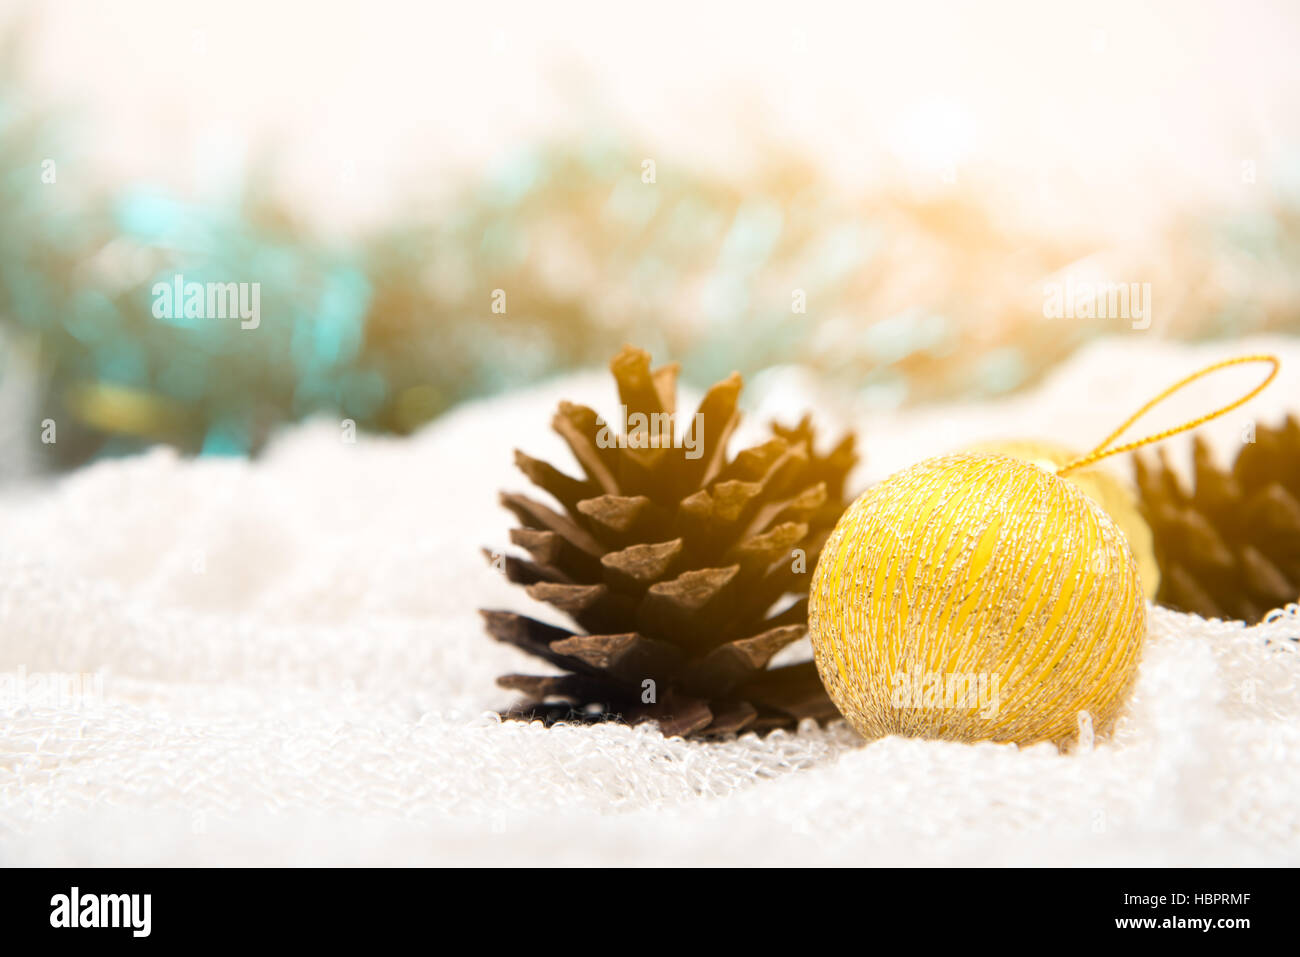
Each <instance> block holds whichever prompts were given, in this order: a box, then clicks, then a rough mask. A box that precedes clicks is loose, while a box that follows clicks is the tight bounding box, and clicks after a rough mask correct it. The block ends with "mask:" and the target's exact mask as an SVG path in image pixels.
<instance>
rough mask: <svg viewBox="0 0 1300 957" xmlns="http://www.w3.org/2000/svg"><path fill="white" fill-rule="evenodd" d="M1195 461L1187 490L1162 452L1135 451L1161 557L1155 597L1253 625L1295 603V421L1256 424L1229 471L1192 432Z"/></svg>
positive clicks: (1299, 585) (1299, 474) (1298, 511)
mask: <svg viewBox="0 0 1300 957" xmlns="http://www.w3.org/2000/svg"><path fill="white" fill-rule="evenodd" d="M1193 461H1194V486H1193V489H1192V491H1190V492H1189V491H1188V490H1187V489H1186V488H1185V486H1184V484H1183V482H1182V481H1181V480H1180V479H1179V477H1178V475H1177V474H1175V472H1174V471H1173V470H1172V469H1171V467H1170V465H1169V461H1168V459H1167V458H1166V456H1165V453H1164V450H1163V449H1161V450H1160V451H1159V453H1158V455H1157V457H1156V459H1155V460H1154V461H1152V460H1151V459H1150V458H1149V457H1147V456H1142V455H1139V456H1136V457H1135V463H1136V472H1137V482H1138V488H1139V490H1140V491H1141V496H1142V511H1143V514H1144V515H1145V516H1146V519H1147V522H1148V523H1149V524H1150V526H1151V532H1152V535H1153V536H1154V538H1155V547H1156V560H1157V561H1158V562H1159V563H1160V576H1161V578H1160V591H1159V592H1158V593H1157V595H1156V600H1157V601H1159V602H1160V603H1162V604H1165V605H1168V606H1169V607H1171V608H1176V609H1178V610H1179V611H1190V612H1195V613H1196V614H1198V615H1201V616H1203V617H1205V618H1239V619H1241V620H1243V621H1246V622H1250V623H1254V622H1257V621H1259V620H1260V619H1261V618H1263V616H1264V615H1266V614H1267V613H1268V612H1269V611H1271V610H1273V609H1274V608H1279V607H1281V606H1283V605H1286V604H1289V603H1290V602H1293V601H1296V600H1298V599H1300V422H1297V421H1296V419H1295V417H1294V416H1288V417H1287V419H1286V421H1285V422H1284V423H1283V424H1282V425H1280V426H1278V427H1277V428H1272V429H1270V428H1267V427H1263V426H1261V427H1259V428H1258V429H1257V430H1256V433H1255V440H1254V441H1253V442H1247V443H1245V444H1243V445H1242V447H1241V449H1240V450H1239V451H1238V453H1237V457H1236V461H1234V462H1233V464H1232V467H1231V468H1230V469H1227V470H1225V469H1221V468H1219V467H1218V466H1216V465H1215V463H1214V459H1213V456H1212V453H1211V451H1210V448H1209V446H1208V445H1207V444H1206V443H1205V442H1204V441H1203V440H1202V439H1200V438H1199V437H1198V438H1197V439H1196V440H1195V445H1194V453H1193Z"/></svg>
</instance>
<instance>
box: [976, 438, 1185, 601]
mask: <svg viewBox="0 0 1300 957" xmlns="http://www.w3.org/2000/svg"><path fill="white" fill-rule="evenodd" d="M966 451H968V452H982V453H985V454H989V455H994V454H997V455H1010V456H1011V457H1012V458H1016V459H1020V460H1021V461H1024V462H1030V463H1032V464H1034V465H1038V466H1041V467H1042V468H1045V469H1047V470H1048V471H1049V472H1050V471H1052V470H1053V469H1056V468H1060V467H1061V466H1062V465H1065V464H1066V463H1068V462H1073V461H1076V460H1077V459H1078V458H1079V453H1078V452H1075V451H1073V450H1072V449H1068V448H1066V447H1065V446H1063V445H1057V444H1056V443H1055V442H1046V441H1043V440H1041V439H1010V440H1002V441H997V442H984V443H981V444H979V445H974V446H972V447H971V448H969V449H966ZM1062 477H1063V478H1064V479H1065V480H1066V481H1067V482H1073V483H1074V484H1075V485H1077V486H1079V488H1081V489H1082V490H1083V493H1084V494H1085V495H1087V496H1088V497H1089V498H1090V499H1092V500H1093V501H1094V502H1096V503H1097V504H1098V505H1100V506H1101V507H1102V508H1103V509H1105V510H1106V514H1107V515H1109V516H1110V517H1111V518H1113V519H1114V520H1115V524H1116V525H1118V526H1119V528H1120V531H1122V532H1123V533H1124V537H1125V538H1127V539H1128V543H1129V547H1130V548H1132V549H1133V557H1134V558H1135V559H1137V565H1138V574H1139V575H1140V576H1141V577H1142V593H1143V594H1144V595H1146V597H1147V599H1148V600H1149V601H1154V600H1155V597H1156V592H1158V591H1159V590H1160V565H1159V563H1157V562H1156V543H1155V536H1154V535H1152V533H1151V526H1150V525H1148V524H1147V521H1146V519H1145V518H1143V517H1142V511H1141V509H1140V508H1139V506H1138V497H1137V492H1136V491H1135V490H1134V489H1133V487H1132V486H1130V485H1129V484H1128V483H1127V482H1125V481H1124V480H1123V479H1121V478H1119V476H1117V475H1115V473H1114V472H1111V471H1110V470H1109V469H1107V468H1105V467H1104V466H1096V465H1093V466H1088V467H1085V468H1081V469H1075V470H1074V471H1072V472H1070V473H1068V474H1067V475H1064V476H1062Z"/></svg>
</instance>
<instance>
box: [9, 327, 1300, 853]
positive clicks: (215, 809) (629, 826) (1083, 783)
mask: <svg viewBox="0 0 1300 957" xmlns="http://www.w3.org/2000/svg"><path fill="white" fill-rule="evenodd" d="M1135 342H1136V343H1137V344H1136V345H1135V344H1134V343H1135ZM1258 348H1271V349H1272V350H1274V351H1277V352H1279V353H1281V354H1283V356H1284V362H1286V364H1287V370H1286V373H1285V375H1284V378H1283V380H1282V382H1281V383H1279V384H1278V385H1276V386H1274V387H1273V389H1271V390H1270V392H1269V393H1267V394H1266V395H1265V397H1262V398H1261V399H1260V400H1258V401H1257V403H1254V404H1252V405H1251V406H1250V407H1248V409H1247V410H1243V411H1241V412H1238V413H1235V414H1234V416H1231V417H1229V418H1228V419H1227V420H1223V421H1220V422H1217V423H1214V424H1212V425H1211V426H1210V427H1208V428H1207V430H1206V431H1207V433H1208V434H1210V435H1212V436H1214V437H1215V439H1216V441H1222V442H1224V443H1225V445H1226V444H1228V443H1232V442H1234V440H1235V439H1236V435H1237V432H1238V431H1239V430H1240V428H1241V427H1242V425H1243V423H1244V422H1245V421H1247V419H1246V416H1247V415H1250V416H1255V417H1257V418H1259V419H1260V420H1261V421H1269V422H1271V421H1274V420H1275V416H1276V415H1277V414H1278V412H1279V411H1280V410H1281V409H1284V408H1285V407H1286V406H1287V405H1288V403H1293V404H1294V403H1295V402H1296V397H1297V396H1300V389H1297V388H1296V381H1297V379H1296V374H1297V372H1300V348H1297V347H1296V346H1295V345H1294V344H1292V343H1289V342H1274V343H1263V342H1255V343H1248V344H1245V345H1243V346H1238V347H1232V348H1230V349H1229V348H1225V347H1223V346H1213V347H1208V346H1207V347H1197V348H1190V347H1180V346H1171V345H1161V344H1159V343H1157V342H1155V341H1150V342H1148V341H1147V340H1145V339H1137V338H1136V337H1135V338H1132V339H1127V340H1124V341H1123V342H1122V343H1119V342H1112V343H1105V344H1101V345H1098V346H1096V347H1093V348H1091V349H1089V350H1087V351H1085V352H1084V353H1082V354H1080V355H1079V356H1077V357H1076V358H1075V359H1074V360H1072V361H1071V362H1070V363H1068V364H1067V365H1066V366H1065V367H1064V368H1062V369H1061V370H1059V371H1058V372H1057V373H1056V374H1055V375H1054V376H1053V377H1052V378H1051V379H1050V380H1049V381H1048V382H1047V383H1045V384H1044V386H1043V387H1042V388H1040V389H1037V390H1035V391H1034V392H1033V393H1031V394H1027V395H1025V396H1021V397H1018V398H1016V399H1015V400H1014V401H1011V402H1006V403H1001V404H998V405H984V406H964V407H961V408H958V407H952V408H945V409H931V410H926V411H919V412H909V413H906V414H889V415H885V414H881V413H866V412H854V411H853V410H852V409H851V408H848V407H847V406H840V405H837V404H836V403H834V402H833V401H832V399H831V398H830V397H828V396H826V395H824V394H819V393H818V391H817V389H816V388H814V387H813V386H811V385H809V384H808V382H809V380H808V379H807V377H805V376H802V375H801V374H799V373H797V372H791V371H784V372H778V373H773V374H770V375H767V376H764V377H762V378H761V379H760V381H759V382H757V383H755V384H753V385H754V388H752V389H751V390H750V393H751V397H752V398H754V399H755V400H761V401H757V402H756V405H758V406H759V407H760V410H761V411H772V410H776V411H780V412H782V413H791V412H795V411H797V410H798V409H799V407H801V406H803V405H807V404H812V405H813V406H814V407H815V408H816V409H817V411H818V413H819V415H820V416H821V417H822V418H824V419H829V420H831V421H841V422H843V421H849V420H852V421H853V422H854V424H856V425H857V426H858V427H859V428H860V430H861V433H862V439H863V445H864V448H865V451H866V454H867V457H868V461H867V466H866V467H865V468H864V469H863V470H862V471H861V473H860V474H859V475H857V476H855V480H856V481H857V482H858V483H859V484H860V483H862V482H865V481H867V480H869V479H874V478H878V477H879V476H881V475H883V474H886V473H888V472H889V471H891V470H893V469H895V468H897V467H899V466H901V465H904V464H907V463H908V462H910V461H914V460H916V459H919V458H921V457H924V456H926V455H929V454H933V453H935V452H939V451H946V450H948V449H950V448H952V447H953V445H954V444H962V443H967V442H973V441H975V440H977V439H983V438H992V437H1003V436H1020V437H1033V436H1035V435H1048V436H1051V437H1053V438H1056V439H1058V440H1061V441H1066V442H1070V443H1072V444H1075V445H1076V446H1079V447H1086V446H1087V445H1088V444H1089V443H1090V442H1095V441H1096V440H1097V439H1098V438H1100V437H1101V436H1102V435H1104V434H1105V433H1106V432H1107V431H1109V428H1110V427H1111V426H1112V425H1113V424H1114V423H1116V422H1118V421H1120V420H1121V419H1122V418H1123V417H1124V415H1125V414H1126V413H1128V412H1129V411H1131V410H1132V409H1133V408H1135V407H1136V406H1137V405H1138V404H1140V402H1141V401H1142V400H1143V399H1145V398H1147V397H1148V396H1149V395H1150V394H1152V393H1154V392H1155V391H1156V390H1157V389H1158V388H1159V387H1161V386H1164V385H1166V384H1168V383H1169V382H1170V381H1172V380H1173V379H1175V378H1178V377H1179V376H1181V375H1182V374H1184V373H1186V372H1187V371H1190V370H1191V369H1193V368H1195V367H1196V366H1197V365H1198V364H1200V363H1203V362H1205V361H1208V360H1210V359H1214V358H1219V357H1222V356H1224V355H1227V354H1231V353H1235V352H1242V351H1254V350H1255V349H1258ZM1257 372H1258V370H1255V372H1254V373H1252V372H1251V371H1249V370H1244V371H1242V372H1241V378H1240V379H1238V380H1236V381H1237V382H1238V383H1241V382H1248V381H1251V379H1252V375H1256V376H1257ZM1225 375H1227V376H1228V377H1229V378H1231V375H1232V374H1225ZM1234 389H1235V386H1234V384H1233V383H1231V382H1229V383H1223V382H1219V383H1217V384H1210V383H1207V385H1206V388H1205V390H1204V391H1202V392H1200V393H1198V396H1199V398H1192V399H1190V400H1189V404H1187V405H1184V406H1180V408H1179V410H1177V411H1174V412H1171V413H1170V414H1169V419H1168V421H1173V420H1174V419H1175V418H1176V417H1177V415H1178V414H1179V411H1182V409H1187V410H1190V411H1193V412H1199V411H1204V410H1205V409H1206V408H1208V407H1209V405H1208V404H1207V403H1209V402H1210V401H1211V400H1217V401H1219V402H1222V401H1223V400H1224V399H1226V398H1228V397H1230V396H1231V395H1232V393H1233V392H1234ZM561 396H569V397H576V398H579V399H583V400H587V401H590V402H592V403H593V404H595V405H596V406H597V407H598V408H603V409H607V410H608V409H610V408H611V407H613V406H614V405H616V401H615V400H614V396H613V388H612V383H611V381H610V380H609V379H608V377H607V376H606V375H605V374H603V373H601V372H593V373H590V374H584V375H581V376H576V377H572V378H570V379H568V380H566V381H563V382H555V383H551V384H548V385H546V386H544V387H541V388H537V389H534V390H531V391H529V392H527V393H519V394H515V395H509V396H504V397H501V398H498V399H494V400H490V401H484V402H481V403H477V404H475V405H471V406H468V407H465V408H463V409H461V410H459V411H457V412H455V413H453V414H452V415H449V416H447V417H445V418H443V419H442V420H440V421H439V422H437V423H435V424H433V425H432V426H430V427H429V428H427V429H425V430H424V431H423V432H421V433H420V434H419V435H417V436H415V437H413V438H410V439H405V440H403V439H391V438H383V439H378V438H367V437H361V438H360V439H359V440H358V441H357V442H356V444H346V443H344V442H342V441H340V429H339V427H338V425H337V423H331V422H314V423H310V424H308V425H305V426H302V427H300V428H297V429H295V430H293V431H291V432H289V433H288V434H286V435H284V436H283V437H281V438H280V440H279V441H277V442H276V443H275V444H274V445H273V446H272V448H271V449H270V450H269V452H268V453H267V454H266V455H265V456H264V457H262V458H261V459H259V460H258V461H256V462H245V461H233V460H211V459H205V460H200V461H195V460H183V459H180V458H178V457H177V456H176V455H174V454H173V453H171V452H169V451H163V450H158V451H154V452H151V453H149V454H146V455H142V456H139V457H135V458H130V459H123V460H118V461H106V462H101V463H99V464H96V465H94V466H92V467H89V468H86V469H84V470H82V471H80V472H77V473H75V474H72V475H69V476H67V477H66V478H64V479H62V480H61V481H59V482H58V483H57V484H53V485H48V486H45V487H42V488H39V489H31V490H27V491H24V492H21V493H20V492H16V491H10V492H9V493H7V494H6V495H5V496H3V498H0V673H4V674H7V675H9V676H10V683H9V685H7V686H6V687H7V688H8V689H9V690H8V692H6V693H5V696H4V697H3V698H2V699H0V862H3V863H7V864H47V863H48V864H54V863H60V864H67V863H73V864H113V863H132V864H134V863H163V864H173V863H186V864H191V863H211V864H242V863H254V864H260V863H382V864H390V863H391V864H396V863H402V864H436V863H482V864H498V863H507V862H510V863H531V864H540V863H548V864H561V865H563V864H606V865H608V864H638V863H655V864H658V863H670V864H683V863H795V862H805V863H851V864H931V863H961V864H977V863H1040V864H1100V863H1122V864H1139V863H1141V864H1193V863H1216V864H1218V863H1222V864H1247V863H1268V864H1282V863H1290V864H1295V863H1300V805H1298V803H1297V795H1300V723H1298V722H1297V719H1298V718H1300V655H1297V653H1296V642H1295V639H1296V638H1297V636H1298V635H1300V609H1297V608H1296V607H1294V606H1293V607H1292V608H1291V609H1290V610H1289V611H1286V612H1282V613H1279V614H1277V615H1276V616H1275V617H1274V619H1273V620H1272V621H1270V622H1268V623H1265V624H1261V625H1259V626H1256V627H1254V628H1245V627H1243V626H1241V625H1239V624H1230V623H1220V622H1207V621H1203V620H1201V619H1199V618H1196V617H1194V616H1189V615H1181V614H1175V613H1172V612H1168V611H1164V610H1160V609H1153V610H1152V613H1151V632H1150V637H1149V642H1148V645H1147V648H1146V652H1145V656H1144V660H1143V663H1142V666H1141V673H1140V679H1139V681H1138V684H1137V689H1136V693H1135V696H1134V698H1133V700H1132V703H1131V706H1130V708H1129V711H1128V714H1127V715H1126V717H1125V718H1124V719H1123V720H1122V722H1121V724H1120V726H1119V728H1118V730H1117V732H1116V734H1115V736H1114V737H1113V738H1112V739H1111V740H1109V741H1099V742H1097V743H1096V744H1095V746H1093V747H1087V746H1080V747H1078V748H1076V749H1075V750H1073V751H1071V752H1069V753H1058V751H1057V750H1056V749H1055V748H1054V747H1052V746H1050V745H1040V746H1036V747H1032V748H1027V749H1018V748H1016V747H1015V746H1009V745H1008V746H999V745H992V744H986V745H978V746H969V745H961V744H952V743H944V742H934V741H920V740H911V739H901V738H891V739H886V740H883V741H877V742H874V743H870V744H866V743H863V742H862V741H861V740H859V739H858V738H856V737H855V735H854V734H853V732H852V731H850V730H849V729H848V728H847V727H846V726H845V725H844V724H843V723H842V722H841V723H839V724H837V725H834V726H832V727H830V728H828V729H824V730H820V729H817V728H815V727H806V728H802V729H800V730H799V731H798V733H790V734H784V733H777V734H772V735H770V736H768V737H767V738H764V739H759V738H757V737H756V736H753V735H748V736H745V737H741V738H739V739H737V740H732V741H727V742H723V743H694V742H691V743H688V742H684V741H682V740H680V739H675V740H665V739H664V738H663V736H662V735H660V734H659V733H658V731H657V730H655V729H654V728H652V727H646V726H642V727H639V728H635V729H633V728H626V727H617V726H599V727H557V728H554V729H551V730H545V729H543V728H541V727H540V726H528V725H522V724H517V723H501V722H500V721H498V720H497V719H495V718H494V717H493V716H492V715H491V714H490V709H491V708H493V707H495V706H501V705H504V704H506V703H508V702H509V701H510V700H511V696H510V694H509V693H507V692H504V691H501V690H499V689H497V688H496V687H495V686H494V683H493V679H494V678H495V676H496V675H498V674H500V673H502V672H506V671H511V670H525V671H526V670H528V669H530V668H532V667H533V663H532V662H531V661H529V660H527V659H526V658H525V656H523V655H522V654H521V653H519V652H517V651H515V650H513V649H511V648H508V647H505V646H502V645H499V644H496V643H495V642H492V641H491V640H489V639H488V638H486V637H485V636H484V635H483V633H482V629H481V626H480V622H479V618H478V615H477V613H476V611H475V609H476V608H477V607H479V606H481V605H486V606H489V607H513V608H520V609H522V608H525V607H527V606H528V605H529V602H528V599H527V598H526V597H525V596H524V595H523V594H522V593H521V592H520V590H519V589H517V588H514V587H511V586H509V585H507V584H506V583H505V582H504V581H503V580H502V579H501V578H500V577H499V576H498V575H496V574H495V573H493V572H492V571H491V570H490V568H489V567H488V566H487V564H486V563H485V562H484V560H483V558H482V556H481V555H480V554H479V546H480V545H501V544H503V543H505V542H506V531H507V529H508V527H509V525H510V517H509V515H508V513H506V512H505V511H504V510H502V509H500V508H499V506H498V505H497V504H496V501H495V492H496V489H497V488H498V487H500V486H502V485H505V486H507V487H512V488H523V487H525V485H526V482H525V481H524V480H523V478H522V476H520V475H518V473H516V472H514V470H513V469H512V468H511V466H510V449H511V447H513V446H516V445H518V446H521V447H523V448H526V449H528V450H529V451H530V452H533V453H534V454H539V455H543V456H554V457H555V458H556V459H557V460H559V461H563V460H564V456H563V454H562V453H561V452H560V451H559V449H560V446H559V443H558V440H556V439H554V437H552V436H550V435H549V433H548V432H546V426H547V423H548V421H549V416H550V412H551V409H552V408H553V406H554V403H555V401H556V400H557V399H558V398H559V397H561ZM1207 396H1208V398H1207ZM1175 405H1176V406H1178V405H1179V403H1177V402H1176V403H1175ZM751 418H754V417H751ZM1153 424H1157V425H1158V424H1168V422H1167V421H1166V420H1165V419H1163V418H1162V419H1161V420H1160V421H1159V422H1156V423H1153ZM748 425H749V427H750V428H751V434H752V430H753V427H755V425H756V423H755V422H753V421H751V422H750V423H748ZM954 438H955V439H956V440H957V441H956V443H954ZM1173 444H1174V445H1175V446H1177V442H1175V443H1173ZM542 614H543V616H545V612H544V611H543V612H542ZM798 650H799V651H800V652H801V653H803V654H807V647H806V643H805V645H804V647H803V648H802V649H798ZM79 672H89V673H96V674H98V675H99V676H100V677H101V679H102V696H96V695H94V694H92V695H90V697H89V698H88V699H69V700H64V701H62V702H59V701H56V700H51V699H50V697H49V696H48V695H47V696H46V697H44V698H42V697H41V696H40V695H39V694H38V693H37V691H36V690H31V689H37V690H39V689H40V688H42V687H44V688H46V689H48V688H49V687H51V685H50V683H49V682H50V681H51V680H52V679H50V678H48V676H50V675H55V674H67V673H79ZM15 674H22V675H24V676H25V678H26V681H27V684H25V685H23V688H25V689H28V690H26V691H24V692H22V693H18V694H15V692H14V689H15V688H16V687H17V683H16V682H15V681H13V680H12V676H13V675H15ZM42 681H44V682H46V683H45V684H44V685H42V684H40V682H42ZM92 690H93V689H92Z"/></svg>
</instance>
